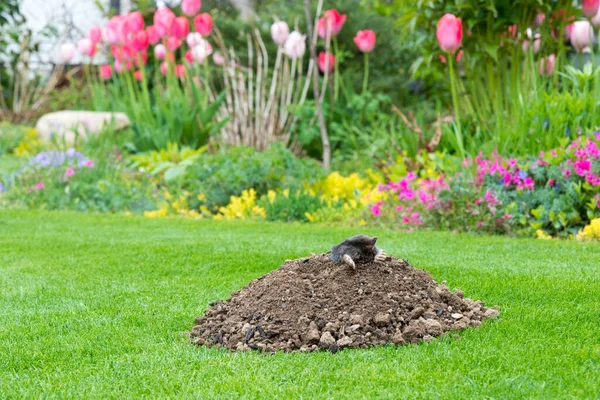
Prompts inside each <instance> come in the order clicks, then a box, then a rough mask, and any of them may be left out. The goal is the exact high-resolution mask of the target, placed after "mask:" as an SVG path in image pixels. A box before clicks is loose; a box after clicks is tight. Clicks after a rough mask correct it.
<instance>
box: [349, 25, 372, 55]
mask: <svg viewBox="0 0 600 400" xmlns="http://www.w3.org/2000/svg"><path fill="white" fill-rule="evenodd" d="M376 39H377V36H376V35H375V32H373V31H371V30H364V31H358V32H357V33H356V36H355V37H354V44H356V47H358V49H359V50H360V51H362V52H363V53H370V52H372V51H373V49H374V48H375V40H376Z"/></svg>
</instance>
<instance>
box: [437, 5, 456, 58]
mask: <svg viewBox="0 0 600 400" xmlns="http://www.w3.org/2000/svg"><path fill="white" fill-rule="evenodd" d="M436 37H437V40H438V43H439V45H440V47H441V48H442V50H443V51H445V52H447V53H454V52H455V51H456V50H458V49H459V48H460V46H461V42H462V22H461V20H460V18H456V17H455V16H454V15H452V14H445V15H444V16H443V17H442V18H441V19H440V20H439V22H438V25H437V32H436Z"/></svg>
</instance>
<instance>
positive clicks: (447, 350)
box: [0, 211, 600, 399]
mask: <svg viewBox="0 0 600 400" xmlns="http://www.w3.org/2000/svg"><path fill="white" fill-rule="evenodd" d="M356 232H357V231H356V230H354V229H345V230H344V229H331V228H326V227H314V226H309V225H298V226H295V225H283V224H255V223H248V222H245V223H244V222H215V221H191V220H182V219H170V220H151V219H144V218H139V217H125V216H103V215H87V214H76V213H48V212H32V211H0V249H1V250H0V398H5V397H7V398H16V399H20V398H32V397H35V398H39V397H57V398H118V399H122V398H129V397H148V398H150V397H151V398H157V397H160V398H164V397H173V398H226V399H229V398H235V397H247V398H276V397H277V398H305V399H313V398H335V399H337V398H351V399H358V398H375V397H379V398H381V397H388V398H411V399H412V398H453V399H454V398H481V397H489V398H523V397H528V398H568V397H576V398H599V397H600V245H598V244H580V243H575V242H553V241H550V242H546V241H535V240H515V239H507V238H492V237H474V236H469V235H451V234H445V233H413V234H403V233H395V232H386V231H368V232H367V233H369V232H370V233H372V234H376V235H377V236H379V238H380V240H379V243H378V244H381V246H382V247H383V248H385V249H386V250H387V251H388V253H390V254H392V255H396V256H399V257H405V258H408V259H409V261H410V262H411V263H412V264H413V265H415V266H417V267H420V268H425V269H427V270H428V271H430V272H431V273H432V274H433V276H434V277H435V278H436V279H437V280H438V281H441V280H444V279H446V280H447V281H448V286H450V287H451V288H454V287H459V288H461V289H463V290H464V291H465V293H466V295H467V296H469V297H472V298H475V299H481V300H483V301H485V302H486V304H489V305H494V304H497V305H499V306H500V309H501V318H500V319H498V320H494V321H486V322H485V323H484V324H483V325H482V326H481V327H480V328H478V329H469V330H467V331H465V332H462V333H461V334H460V337H447V338H443V339H441V340H437V341H433V342H431V343H423V344H418V345H411V346H405V347H400V348H394V347H391V346H385V347H380V348H377V349H368V350H346V351H343V352H340V353H338V354H335V355H332V354H329V353H313V354H276V355H273V356H267V355H260V354H257V353H254V352H252V353H239V354H231V353H229V352H227V351H223V350H219V349H206V348H200V347H196V346H192V345H190V344H189V343H188V341H187V338H186V337H185V336H184V334H183V332H185V331H187V330H190V329H191V327H192V324H193V320H194V317H195V316H197V315H199V314H201V313H202V311H203V310H204V309H205V308H206V307H207V305H208V303H209V302H211V301H213V300H215V299H223V298H226V297H227V296H228V294H229V293H230V292H231V291H232V290H236V289H240V288H241V287H242V286H243V285H244V284H245V283H247V282H248V281H249V280H251V279H253V278H256V277H258V276H260V275H262V274H264V273H266V272H268V271H270V270H272V269H274V268H277V267H278V266H279V265H280V264H281V263H282V262H283V261H284V260H285V259H287V258H296V257H300V256H304V255H307V254H309V252H311V251H312V252H324V251H326V250H328V247H330V246H331V245H332V244H334V243H336V242H339V241H341V240H342V239H343V238H345V237H346V236H349V235H350V234H354V233H356ZM452 336H454V335H452Z"/></svg>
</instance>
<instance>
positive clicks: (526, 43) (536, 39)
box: [522, 29, 542, 54]
mask: <svg viewBox="0 0 600 400" xmlns="http://www.w3.org/2000/svg"><path fill="white" fill-rule="evenodd" d="M531 39H533V46H531V49H532V50H533V53H534V54H537V53H538V51H540V46H541V44H542V36H541V35H540V34H539V33H536V34H535V35H533V33H532V32H531V29H527V39H526V40H523V45H522V47H523V51H528V50H529V48H530V45H531Z"/></svg>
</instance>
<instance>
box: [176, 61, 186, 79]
mask: <svg viewBox="0 0 600 400" xmlns="http://www.w3.org/2000/svg"><path fill="white" fill-rule="evenodd" d="M175 76H176V77H178V78H183V77H184V76H185V65H183V64H177V65H176V66H175Z"/></svg>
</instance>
